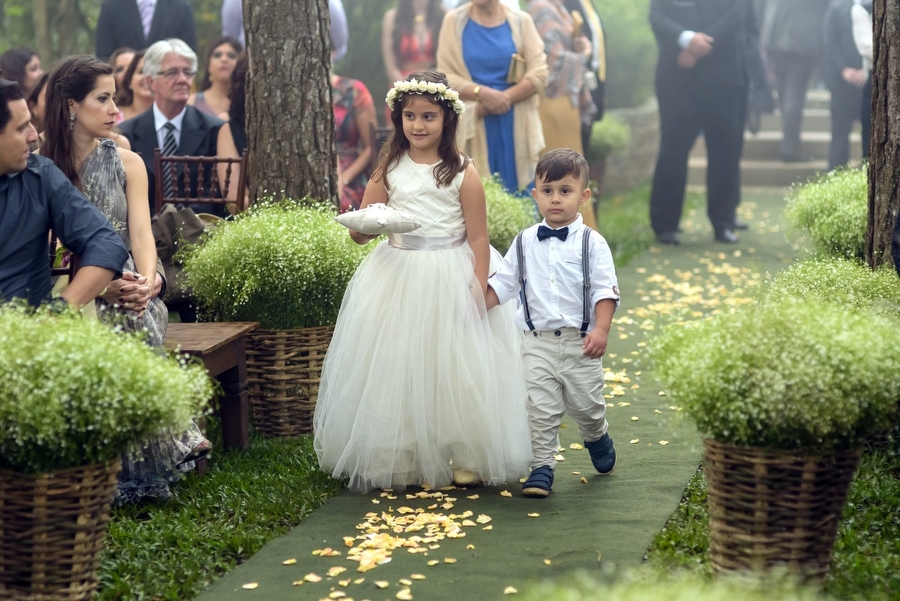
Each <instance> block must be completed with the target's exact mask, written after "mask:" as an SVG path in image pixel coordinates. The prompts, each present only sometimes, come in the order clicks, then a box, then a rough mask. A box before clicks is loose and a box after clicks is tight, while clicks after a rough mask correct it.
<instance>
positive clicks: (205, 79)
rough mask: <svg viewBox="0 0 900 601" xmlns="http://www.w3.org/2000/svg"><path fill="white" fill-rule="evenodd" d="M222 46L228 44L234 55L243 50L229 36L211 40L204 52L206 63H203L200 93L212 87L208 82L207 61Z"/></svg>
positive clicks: (238, 43) (239, 44)
mask: <svg viewBox="0 0 900 601" xmlns="http://www.w3.org/2000/svg"><path fill="white" fill-rule="evenodd" d="M222 44H228V45H229V46H231V47H232V48H233V49H234V53H235V54H240V53H241V52H243V50H244V47H243V46H241V43H240V42H239V41H237V40H236V39H234V38H233V37H231V36H227V35H223V36H219V37H218V38H216V39H215V40H213V43H212V44H211V45H210V47H209V50H207V52H206V61H205V62H204V63H203V67H204V73H203V80H202V81H201V82H200V91H201V92H202V91H203V90H208V89H210V88H211V87H212V82H211V81H210V80H209V61H210V60H211V59H212V55H213V52H215V51H216V48H218V47H219V46H221V45H222Z"/></svg>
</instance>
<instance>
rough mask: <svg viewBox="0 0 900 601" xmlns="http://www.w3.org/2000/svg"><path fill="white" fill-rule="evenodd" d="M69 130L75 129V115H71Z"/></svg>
mask: <svg viewBox="0 0 900 601" xmlns="http://www.w3.org/2000/svg"><path fill="white" fill-rule="evenodd" d="M69 129H75V113H69Z"/></svg>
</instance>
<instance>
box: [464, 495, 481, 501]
mask: <svg viewBox="0 0 900 601" xmlns="http://www.w3.org/2000/svg"><path fill="white" fill-rule="evenodd" d="M466 498H467V499H472V500H473V501H474V500H475V499H477V498H478V495H469V496H468V497H466Z"/></svg>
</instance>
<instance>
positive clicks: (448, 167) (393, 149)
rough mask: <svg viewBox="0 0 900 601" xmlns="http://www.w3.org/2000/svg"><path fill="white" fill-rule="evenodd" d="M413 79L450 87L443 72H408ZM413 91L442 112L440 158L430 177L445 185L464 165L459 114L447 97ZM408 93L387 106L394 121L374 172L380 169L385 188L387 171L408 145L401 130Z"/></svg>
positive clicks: (408, 78)
mask: <svg viewBox="0 0 900 601" xmlns="http://www.w3.org/2000/svg"><path fill="white" fill-rule="evenodd" d="M413 79H415V80H417V81H429V82H434V83H442V84H444V85H445V86H447V87H450V83H449V82H448V81H447V76H446V75H444V74H443V73H441V72H440V71H434V70H431V69H428V70H425V71H414V72H413V73H410V74H409V77H407V78H406V81H410V80H413ZM417 95H418V96H422V98H425V99H426V100H429V101H431V102H433V103H434V104H435V105H436V106H439V107H441V110H442V111H443V112H444V130H443V131H442V132H441V141H440V144H438V156H439V157H440V158H441V162H440V163H438V164H437V166H435V168H434V180H435V182H437V185H438V186H449V185H450V183H451V182H452V181H453V178H454V177H456V176H457V174H458V173H459V172H460V171H462V170H464V169H465V168H466V163H464V162H463V161H462V160H461V159H460V152H459V147H458V146H457V145H456V130H457V128H458V127H459V115H457V114H456V112H455V111H454V110H453V108H452V107H451V106H450V103H449V102H448V101H446V100H443V99H441V98H440V97H439V96H430V95H429V94H417ZM410 96H413V94H403V95H402V96H401V97H400V98H398V99H397V102H396V103H394V108H393V109H391V123H393V124H394V131H392V132H391V137H390V138H388V140H387V142H385V143H384V147H383V148H382V149H381V155H380V156H379V160H378V169H377V171H376V173H378V172H380V174H381V177H382V178H383V179H384V187H385V189H387V190H389V189H390V186H389V185H388V181H387V177H386V174H387V172H388V171H389V170H390V169H391V168H393V166H394V165H395V164H396V163H397V162H398V161H399V160H400V157H401V156H403V153H404V152H406V151H407V150H408V149H409V140H408V139H407V137H406V134H404V133H403V107H404V106H405V105H406V103H407V101H408V98H409V97H410Z"/></svg>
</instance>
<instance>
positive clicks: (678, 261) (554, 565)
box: [199, 192, 796, 601]
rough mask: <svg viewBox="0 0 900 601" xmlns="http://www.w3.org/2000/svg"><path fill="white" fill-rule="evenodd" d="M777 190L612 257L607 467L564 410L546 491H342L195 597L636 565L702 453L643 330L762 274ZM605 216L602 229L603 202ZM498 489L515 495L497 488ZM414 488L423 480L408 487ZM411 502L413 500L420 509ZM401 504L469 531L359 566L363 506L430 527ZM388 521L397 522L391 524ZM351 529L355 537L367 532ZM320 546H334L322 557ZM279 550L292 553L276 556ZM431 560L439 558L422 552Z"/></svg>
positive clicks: (249, 596) (694, 310)
mask: <svg viewBox="0 0 900 601" xmlns="http://www.w3.org/2000/svg"><path fill="white" fill-rule="evenodd" d="M782 196H783V195H782V194H781V193H774V192H756V193H753V192H748V193H745V197H744V199H745V200H744V203H743V204H742V206H741V210H740V213H741V217H742V218H743V219H745V220H746V221H748V222H749V223H750V224H751V228H750V230H749V231H747V232H742V235H741V242H740V243H739V244H737V245H733V246H729V245H724V244H718V243H714V242H712V234H711V232H710V230H709V225H708V222H707V220H706V218H705V215H704V213H703V211H702V210H701V211H695V212H694V213H693V214H692V215H691V216H690V218H689V219H687V220H686V221H685V224H684V227H685V230H686V231H685V233H684V234H683V235H682V240H683V243H682V245H681V246H679V247H665V248H661V247H654V248H652V249H651V250H650V251H648V252H647V253H645V254H644V255H642V256H641V257H638V258H637V259H635V260H634V261H632V262H631V263H630V264H629V265H628V266H626V267H624V268H621V269H620V270H619V273H618V276H619V287H620V289H621V291H622V304H621V307H620V309H619V311H618V312H617V314H616V320H615V322H614V325H613V330H612V332H611V334H610V342H609V352H608V355H607V357H606V358H604V365H605V366H606V368H607V389H606V393H607V394H608V400H607V402H608V404H609V410H608V412H607V416H608V419H609V423H610V428H609V432H610V434H611V436H612V437H613V440H614V441H615V443H616V448H617V451H618V456H619V462H618V466H617V467H616V471H615V473H614V474H613V475H612V476H609V477H601V476H599V475H597V474H596V473H595V472H594V471H593V469H592V468H591V466H590V461H589V458H588V455H587V451H586V450H584V449H580V448H571V446H570V445H573V444H574V445H576V446H577V445H578V444H579V443H582V441H581V440H578V439H577V436H578V433H577V430H576V429H575V427H574V425H573V424H571V423H570V422H567V423H566V424H565V425H564V427H563V429H562V430H561V433H560V444H561V447H562V448H563V449H564V450H563V451H561V454H562V455H563V457H565V460H564V461H561V462H560V464H559V466H558V468H557V470H556V483H555V486H554V489H553V493H552V494H551V495H550V497H548V498H547V499H526V498H524V497H522V496H521V494H520V489H521V485H520V484H519V483H518V482H512V483H509V485H508V486H506V487H471V488H469V489H468V490H447V491H438V492H440V493H441V494H442V495H443V496H442V497H441V498H438V499H436V498H426V499H423V498H412V499H409V498H407V494H404V493H396V494H394V495H391V496H393V497H395V498H389V497H388V495H389V493H382V492H381V491H377V492H373V493H370V494H367V495H360V494H356V493H350V492H347V491H345V492H343V493H341V494H339V495H338V496H336V497H334V498H332V499H330V500H329V501H328V502H327V503H326V504H325V505H324V506H323V507H322V508H320V509H318V510H317V511H315V512H314V513H312V514H311V515H310V516H309V517H308V518H307V519H306V520H305V521H304V522H303V523H302V524H300V525H299V526H297V527H296V528H294V529H293V530H292V531H291V532H289V533H288V534H287V535H285V536H283V537H281V538H279V539H277V540H274V541H272V542H270V543H269V544H268V545H266V546H265V547H264V548H263V549H262V550H261V551H260V552H259V553H257V554H256V555H255V556H253V557H252V558H251V559H250V560H249V561H247V562H246V563H245V564H243V565H241V566H239V567H238V568H236V569H235V570H234V571H233V572H231V573H230V574H228V575H226V576H225V577H223V578H222V579H221V580H219V581H217V582H216V583H214V584H213V585H212V586H210V587H209V588H208V589H207V591H206V592H205V593H204V594H203V595H201V596H200V597H199V599H200V600H201V601H231V600H239V599H240V600H248V601H249V600H254V599H259V600H262V599H267V600H282V599H297V600H306V599H328V598H334V599H338V598H343V599H355V600H357V601H359V600H361V599H370V600H372V601H375V600H382V599H395V598H399V599H404V598H415V599H428V600H434V601H441V600H454V601H456V600H460V599H463V600H472V601H475V600H481V599H500V598H503V597H504V591H505V590H506V589H507V587H513V588H515V589H517V590H524V589H525V588H526V587H527V586H528V583H529V582H533V581H536V580H539V579H559V578H566V577H567V575H568V574H569V573H570V572H571V571H573V570H576V569H587V570H595V571H596V570H598V569H599V568H600V566H607V567H608V566H633V565H637V564H639V563H640V562H641V561H642V559H643V557H644V554H645V552H646V550H647V547H648V546H649V545H650V543H651V541H652V539H653V537H654V535H655V534H656V533H657V532H658V531H659V530H660V529H661V528H662V527H663V525H664V524H665V522H666V519H667V518H668V517H669V515H671V513H672V512H673V511H674V509H675V508H676V507H677V505H678V502H679V500H680V498H681V495H682V493H683V490H684V486H685V484H686V483H687V481H688V480H689V479H690V477H691V476H692V475H693V473H694V472H695V471H696V469H697V466H698V463H699V459H700V452H701V450H700V449H701V444H700V439H699V437H698V435H697V434H696V432H695V430H694V429H693V427H692V425H691V424H690V423H689V422H688V421H687V420H685V419H680V418H681V414H680V413H679V412H678V408H677V407H676V406H675V405H674V404H673V401H672V400H671V399H670V398H669V397H667V396H665V393H664V391H662V390H661V389H660V387H659V385H658V384H657V383H656V382H654V381H653V379H652V377H651V376H650V373H649V370H648V369H647V368H646V366H645V365H642V362H641V357H642V354H643V353H642V351H643V349H644V348H645V346H646V342H645V334H646V333H647V332H649V331H652V330H653V329H655V328H658V327H664V325H665V323H666V321H667V320H668V321H671V320H672V319H674V318H675V316H685V315H686V316H688V317H689V318H696V317H698V316H701V315H703V314H705V313H708V312H710V311H713V310H715V309H717V308H719V307H721V306H724V305H727V304H730V303H734V302H741V300H740V299H742V298H746V297H748V296H749V294H751V291H752V288H753V287H754V286H756V285H758V284H759V283H760V281H762V280H763V279H764V278H765V277H766V274H767V273H771V272H773V271H777V270H779V269H781V268H783V267H785V266H786V265H787V264H788V262H789V261H790V259H791V258H792V257H793V256H794V255H795V254H796V249H794V248H793V247H792V246H790V245H789V244H788V243H786V241H785V239H784V235H783V233H782V231H781V227H780V223H781V220H780V217H781V215H780V213H781V208H782V205H783V200H782ZM600 227H601V231H602V213H601V225H600ZM642 368H643V369H642ZM506 491H508V493H511V496H506V495H504V494H502V493H503V492H506ZM416 492H420V489H411V490H409V491H407V493H408V494H413V493H416ZM475 495H477V497H475ZM429 507H432V509H429ZM417 509H420V510H421V511H420V512H419V513H415V510H417ZM410 511H411V512H412V513H409V512H410ZM468 512H471V513H468ZM367 514H369V518H367ZM405 516H406V518H407V519H410V520H411V519H412V518H411V517H409V516H419V517H420V519H423V520H425V521H428V520H432V521H434V520H439V519H444V520H448V519H449V520H453V521H455V522H456V523H457V525H458V526H457V528H458V531H459V532H461V533H463V534H464V536H463V537H459V538H451V537H446V538H440V537H439V536H434V537H432V539H431V540H430V541H428V540H426V541H421V542H420V543H419V547H420V549H419V550H420V551H421V552H416V553H410V552H409V549H408V548H407V547H399V548H395V549H393V550H392V551H391V555H390V561H389V562H388V563H383V564H382V565H378V566H377V567H375V568H374V569H372V570H370V571H367V572H359V571H357V568H358V567H360V566H361V564H360V563H358V562H354V561H350V560H348V552H350V551H351V549H350V548H349V547H348V546H345V540H344V537H351V538H353V537H356V536H357V535H363V534H365V533H366V532H368V531H369V529H368V528H371V526H369V525H367V523H366V521H367V519H369V520H370V522H371V523H372V524H374V526H376V527H379V526H380V527H381V528H382V529H380V530H372V532H374V533H375V535H377V536H381V537H384V538H386V539H389V538H393V539H394V540H395V541H396V540H399V539H400V538H402V539H406V540H407V541H408V540H409V539H410V538H411V537H416V536H418V537H422V538H426V537H428V536H429V531H428V530H427V529H422V530H419V531H415V532H403V530H404V526H403V525H397V524H396V521H397V520H402V519H404V517H405ZM488 520H489V521H488ZM386 521H387V522H391V524H392V525H393V526H394V527H395V528H396V529H397V530H400V531H401V532H399V533H397V532H393V531H392V530H391V527H389V526H387V525H386V524H385V522H386ZM358 525H359V526H361V527H363V528H364V529H357V526H358ZM449 532H454V528H450V529H449ZM457 536H458V535H457ZM348 540H349V539H348ZM350 542H351V544H352V545H354V546H356V545H359V544H360V543H361V542H362V541H361V540H359V539H354V540H350ZM429 545H430V546H431V548H429ZM328 548H331V549H333V550H335V551H336V552H339V553H340V555H330V556H323V553H321V551H322V550H323V549H328ZM314 552H315V553H314ZM325 555H328V553H327V552H326V553H325ZM381 557H384V552H383V551H382V555H381ZM286 560H296V561H295V562H289V564H288V565H285V564H284V563H283V562H285V561H286ZM435 560H437V563H436V565H429V562H434V561H435ZM447 560H450V561H449V562H448V561H447ZM342 569H343V570H344V571H342ZM329 571H331V572H330V573H331V575H330V576H329ZM423 577H424V578H423ZM305 578H306V579H305ZM317 578H321V580H319V581H316V580H317ZM360 579H362V580H360ZM298 582H300V583H302V584H295V583H298ZM245 585H248V586H250V587H253V585H255V587H253V588H244V586H245ZM379 585H383V586H385V588H379ZM507 592H508V593H511V592H512V591H507Z"/></svg>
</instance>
